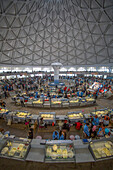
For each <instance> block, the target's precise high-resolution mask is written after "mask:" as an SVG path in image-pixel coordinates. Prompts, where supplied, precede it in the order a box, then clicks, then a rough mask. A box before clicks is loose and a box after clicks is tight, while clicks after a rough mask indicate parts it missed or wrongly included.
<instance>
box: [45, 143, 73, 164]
mask: <svg viewBox="0 0 113 170" xmlns="http://www.w3.org/2000/svg"><path fill="white" fill-rule="evenodd" d="M45 162H50V163H54V162H58V163H60V162H75V150H74V147H73V142H72V141H70V140H64V141H59V140H58V141H57V140H56V141H47V142H46V145H45Z"/></svg>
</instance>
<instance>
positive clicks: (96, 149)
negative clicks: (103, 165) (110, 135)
mask: <svg viewBox="0 0 113 170" xmlns="http://www.w3.org/2000/svg"><path fill="white" fill-rule="evenodd" d="M90 148H91V150H92V153H93V156H94V158H95V159H102V158H107V157H111V156H113V142H111V141H101V142H100V141H98V142H94V143H93V142H91V143H90Z"/></svg>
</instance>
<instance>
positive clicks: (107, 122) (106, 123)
mask: <svg viewBox="0 0 113 170" xmlns="http://www.w3.org/2000/svg"><path fill="white" fill-rule="evenodd" d="M109 120H110V118H109V115H108V114H107V115H106V116H105V117H104V121H103V124H104V126H108V125H109Z"/></svg>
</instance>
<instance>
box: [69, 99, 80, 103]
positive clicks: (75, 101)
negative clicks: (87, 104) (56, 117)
mask: <svg viewBox="0 0 113 170" xmlns="http://www.w3.org/2000/svg"><path fill="white" fill-rule="evenodd" d="M69 102H70V103H78V102H79V99H75V100H70V101H69Z"/></svg>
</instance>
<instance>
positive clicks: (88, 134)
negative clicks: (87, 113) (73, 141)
mask: <svg viewBox="0 0 113 170" xmlns="http://www.w3.org/2000/svg"><path fill="white" fill-rule="evenodd" d="M88 125H89V123H86V124H85V126H84V133H85V135H86V136H88V137H89V136H90V133H89V128H88Z"/></svg>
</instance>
